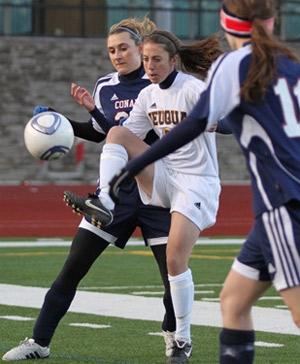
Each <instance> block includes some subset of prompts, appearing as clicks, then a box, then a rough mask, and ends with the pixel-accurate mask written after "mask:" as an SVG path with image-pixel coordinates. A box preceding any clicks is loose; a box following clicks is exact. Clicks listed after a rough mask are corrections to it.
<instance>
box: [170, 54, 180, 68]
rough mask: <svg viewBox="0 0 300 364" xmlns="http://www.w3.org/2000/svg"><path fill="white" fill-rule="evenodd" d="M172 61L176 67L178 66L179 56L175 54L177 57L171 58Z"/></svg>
mask: <svg viewBox="0 0 300 364" xmlns="http://www.w3.org/2000/svg"><path fill="white" fill-rule="evenodd" d="M170 61H171V63H172V64H173V65H174V66H175V67H176V65H177V64H178V61H179V56H178V54H175V56H172V57H170Z"/></svg>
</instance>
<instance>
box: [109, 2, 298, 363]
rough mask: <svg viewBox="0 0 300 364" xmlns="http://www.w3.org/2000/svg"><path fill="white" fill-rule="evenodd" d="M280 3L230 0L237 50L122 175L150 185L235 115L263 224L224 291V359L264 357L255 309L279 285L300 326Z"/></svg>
mask: <svg viewBox="0 0 300 364" xmlns="http://www.w3.org/2000/svg"><path fill="white" fill-rule="evenodd" d="M275 9H276V2H275V0H224V1H223V7H222V9H221V12H220V19H221V26H222V28H223V29H224V31H225V33H226V39H227V41H228V43H229V45H230V47H231V48H232V50H233V51H232V52H229V53H227V54H225V55H222V56H221V57H220V58H219V59H218V60H217V61H216V62H215V64H214V65H213V67H212V69H211V71H210V75H209V78H208V86H207V88H206V90H205V91H204V92H203V93H202V94H201V96H200V99H199V102H198V103H197V105H196V106H195V108H194V110H193V111H192V113H191V114H190V115H189V116H188V117H187V118H186V120H185V121H184V122H182V123H181V124H180V125H179V126H178V127H177V128H175V129H174V130H173V131H171V132H170V133H169V134H168V135H167V136H166V137H165V138H163V139H162V140H160V141H158V142H157V143H155V145H153V148H152V147H151V148H150V149H149V150H148V151H146V152H145V153H144V154H143V155H141V156H140V157H138V158H136V159H134V160H131V161H130V162H129V163H128V164H127V165H126V167H125V168H124V170H123V171H122V172H120V173H119V175H118V176H116V177H115V178H114V180H113V181H112V189H111V195H112V196H115V195H117V191H118V186H119V185H120V184H121V183H122V181H123V180H124V179H126V177H127V176H133V175H136V176H137V179H138V180H139V181H142V179H143V178H145V177H146V176H147V174H148V175H149V164H150V166H151V163H153V162H154V161H156V160H158V159H159V158H162V157H164V156H165V155H167V154H169V153H174V151H175V150H176V149H177V148H182V146H183V145H185V144H186V143H190V142H191V140H193V139H194V138H195V137H198V136H199V135H201V133H203V132H204V131H205V130H213V129H214V128H215V125H216V121H217V120H219V119H220V118H221V117H226V120H227V122H228V124H229V126H230V128H231V130H232V132H233V134H234V135H235V137H236V139H237V140H238V142H239V144H240V146H241V149H242V151H243V153H244V155H245V158H246V161H247V166H248V169H249V172H250V176H251V186H252V193H253V207H254V213H255V221H254V224H253V227H252V229H251V232H250V233H249V235H248V237H247V239H246V241H245V243H244V244H243V246H242V249H241V251H240V253H239V255H238V257H237V258H236V260H235V261H234V263H233V265H232V268H231V270H230V272H229V274H228V276H227V278H226V280H225V284H224V287H223V289H222V292H221V308H222V316H223V329H222V331H221V334H220V363H221V364H252V363H253V362H254V340H255V333H254V327H253V323H252V318H251V308H252V306H253V305H254V303H255V302H256V300H257V299H258V298H259V297H260V296H262V295H263V294H264V292H265V291H266V290H267V289H268V288H269V287H270V286H271V284H273V285H274V287H275V288H276V290H277V291H278V292H279V294H280V295H281V297H282V298H283V300H284V302H285V304H286V305H287V307H288V308H289V310H290V312H291V315H292V318H293V320H294V322H295V324H296V325H297V327H298V328H300V238H299V237H300V153H299V151H300V117H299V115H300V63H299V59H298V57H296V56H295V55H294V53H293V52H292V51H291V50H289V49H288V48H287V47H286V46H285V45H284V44H282V43H280V42H279V41H278V40H276V38H275V37H274V36H273V28H274V20H275V19H274V15H275ZM147 166H148V167H147ZM145 167H146V168H145ZM143 168H145V169H144V170H143ZM150 168H151V167H150ZM142 170H143V171H142ZM141 171H142V172H141ZM150 173H151V170H150ZM266 319H267V318H266ZM270 360H271V358H270ZM271 361H273V360H271ZM296 361H297V359H296ZM274 362H276V358H274Z"/></svg>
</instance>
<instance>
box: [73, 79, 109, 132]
mask: <svg viewBox="0 0 300 364" xmlns="http://www.w3.org/2000/svg"><path fill="white" fill-rule="evenodd" d="M71 96H72V97H73V99H74V100H75V101H76V102H77V103H78V104H79V105H81V106H84V107H85V108H86V110H87V111H88V112H89V113H90V114H91V116H92V117H93V118H94V120H95V121H96V122H97V124H98V125H99V126H100V128H101V129H102V130H103V131H104V133H105V134H107V133H108V132H109V129H110V128H112V127H113V126H114V125H115V124H114V122H111V121H109V120H107V119H106V118H105V116H104V115H103V114H102V113H101V111H100V110H99V109H98V108H97V106H96V104H95V100H94V98H93V96H92V95H91V94H90V93H89V92H88V90H87V89H85V88H84V87H81V86H79V85H77V84H76V83H72V84H71Z"/></svg>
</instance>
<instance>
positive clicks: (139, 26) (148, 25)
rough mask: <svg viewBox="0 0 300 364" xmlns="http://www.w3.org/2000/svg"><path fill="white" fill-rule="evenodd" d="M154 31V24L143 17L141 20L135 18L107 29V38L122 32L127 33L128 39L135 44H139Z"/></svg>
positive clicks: (122, 21) (124, 20)
mask: <svg viewBox="0 0 300 364" xmlns="http://www.w3.org/2000/svg"><path fill="white" fill-rule="evenodd" d="M154 29H156V25H155V23H154V22H153V21H152V20H150V19H149V18H148V17H147V16H145V17H144V18H143V19H142V20H139V19H137V18H127V19H123V20H121V21H120V22H119V23H116V24H114V25H112V26H111V27H110V29H109V32H108V36H110V35H112V34H118V33H122V32H128V33H129V35H130V38H131V39H132V40H133V41H134V42H135V44H137V45H138V44H141V43H142V42H143V38H144V36H145V35H147V34H149V33H151V32H152V31H153V30H154Z"/></svg>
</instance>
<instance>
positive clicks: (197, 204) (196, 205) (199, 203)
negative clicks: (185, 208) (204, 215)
mask: <svg viewBox="0 0 300 364" xmlns="http://www.w3.org/2000/svg"><path fill="white" fill-rule="evenodd" d="M194 206H195V207H197V209H198V210H200V209H201V202H195V203H194Z"/></svg>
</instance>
